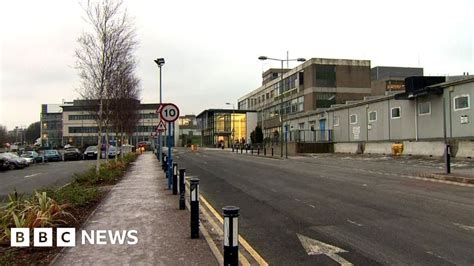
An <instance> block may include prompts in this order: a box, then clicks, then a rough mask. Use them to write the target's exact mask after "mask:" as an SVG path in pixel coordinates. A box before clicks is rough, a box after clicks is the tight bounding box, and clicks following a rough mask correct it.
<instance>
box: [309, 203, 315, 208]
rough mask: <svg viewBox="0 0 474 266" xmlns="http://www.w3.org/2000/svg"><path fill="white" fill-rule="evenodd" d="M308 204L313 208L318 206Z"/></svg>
mask: <svg viewBox="0 0 474 266" xmlns="http://www.w3.org/2000/svg"><path fill="white" fill-rule="evenodd" d="M308 206H309V207H311V208H316V206H314V205H311V204H308Z"/></svg>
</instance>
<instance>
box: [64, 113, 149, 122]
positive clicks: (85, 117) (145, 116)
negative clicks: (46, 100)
mask: <svg viewBox="0 0 474 266" xmlns="http://www.w3.org/2000/svg"><path fill="white" fill-rule="evenodd" d="M96 117H97V116H96V115H93V114H87V115H69V120H95V119H96ZM139 118H140V119H153V118H156V119H158V114H156V113H148V114H139Z"/></svg>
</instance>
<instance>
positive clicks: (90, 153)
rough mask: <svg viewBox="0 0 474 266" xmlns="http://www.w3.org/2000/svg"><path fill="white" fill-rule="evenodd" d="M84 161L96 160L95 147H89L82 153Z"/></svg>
mask: <svg viewBox="0 0 474 266" xmlns="http://www.w3.org/2000/svg"><path fill="white" fill-rule="evenodd" d="M84 159H85V160H87V159H97V146H89V147H87V149H86V150H85V151H84Z"/></svg>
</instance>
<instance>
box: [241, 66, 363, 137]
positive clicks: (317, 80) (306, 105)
mask: <svg viewBox="0 0 474 266" xmlns="http://www.w3.org/2000/svg"><path fill="white" fill-rule="evenodd" d="M262 78H263V82H262V86H261V87H259V88H257V89H255V90H253V91H252V92H250V93H248V94H247V95H245V96H243V97H241V98H240V99H239V102H238V108H239V109H241V110H247V109H248V110H256V111H257V119H258V124H259V125H261V126H262V128H263V132H264V137H265V138H270V137H271V136H273V135H275V134H279V131H281V125H282V124H281V121H282V120H285V119H286V117H288V116H290V115H291V116H298V115H299V114H304V113H305V112H308V111H312V110H320V109H323V108H328V107H330V106H331V105H333V104H337V103H344V102H346V101H348V100H356V99H362V98H363V97H364V96H368V95H370V94H371V88H370V86H371V85H370V61H369V60H349V59H324V58H312V59H310V60H307V61H306V62H304V63H303V64H301V65H299V66H297V67H295V68H293V69H270V70H268V71H266V72H264V73H263V75H262Z"/></svg>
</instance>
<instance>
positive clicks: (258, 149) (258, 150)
mask: <svg viewBox="0 0 474 266" xmlns="http://www.w3.org/2000/svg"><path fill="white" fill-rule="evenodd" d="M257 155H260V147H258V148H257Z"/></svg>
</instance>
